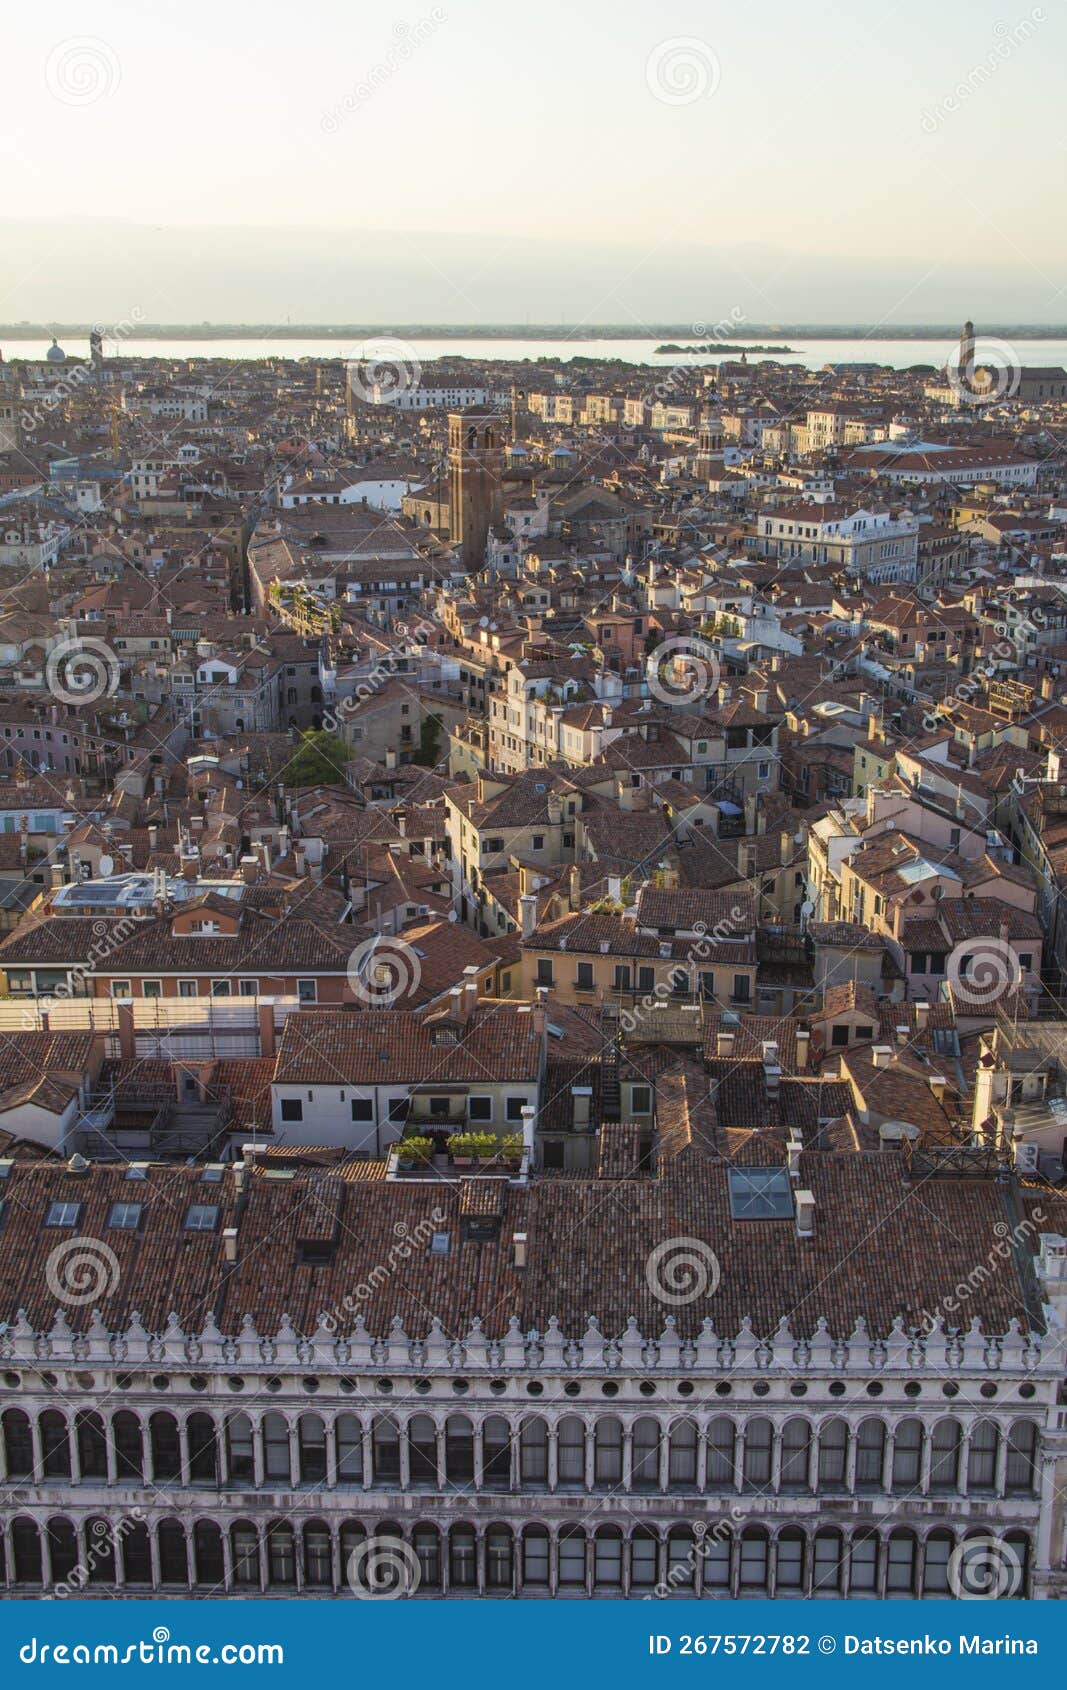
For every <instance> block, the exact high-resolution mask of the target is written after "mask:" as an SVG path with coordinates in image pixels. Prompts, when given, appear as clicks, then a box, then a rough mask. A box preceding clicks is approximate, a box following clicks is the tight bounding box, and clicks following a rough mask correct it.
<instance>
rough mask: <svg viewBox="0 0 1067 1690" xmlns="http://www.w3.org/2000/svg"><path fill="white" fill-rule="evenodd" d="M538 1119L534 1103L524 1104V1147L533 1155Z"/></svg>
mask: <svg viewBox="0 0 1067 1690" xmlns="http://www.w3.org/2000/svg"><path fill="white" fill-rule="evenodd" d="M536 1120H537V1110H536V1109H535V1108H534V1106H533V1104H532V1103H527V1104H524V1106H523V1111H522V1147H523V1149H524V1150H528V1151H529V1152H530V1156H531V1159H532V1157H533V1148H534V1123H535V1122H536Z"/></svg>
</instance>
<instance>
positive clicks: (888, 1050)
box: [871, 1045, 893, 1068]
mask: <svg viewBox="0 0 1067 1690" xmlns="http://www.w3.org/2000/svg"><path fill="white" fill-rule="evenodd" d="M892 1056H893V1046H892V1045H874V1046H873V1047H872V1049H871V1061H872V1062H873V1063H874V1066H875V1067H876V1068H888V1067H889V1064H890V1061H891V1060H892Z"/></svg>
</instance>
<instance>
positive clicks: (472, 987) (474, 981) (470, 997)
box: [463, 962, 478, 1013]
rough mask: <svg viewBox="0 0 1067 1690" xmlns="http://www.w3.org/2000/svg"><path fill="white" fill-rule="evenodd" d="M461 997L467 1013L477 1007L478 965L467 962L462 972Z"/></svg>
mask: <svg viewBox="0 0 1067 1690" xmlns="http://www.w3.org/2000/svg"><path fill="white" fill-rule="evenodd" d="M463 995H464V999H465V1007H466V1009H467V1011H468V1013H469V1012H470V1011H472V1010H474V1009H477V1007H478V964H477V963H476V962H468V964H467V966H466V968H465V969H464V970H463Z"/></svg>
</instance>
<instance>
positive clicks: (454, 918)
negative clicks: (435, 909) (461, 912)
mask: <svg viewBox="0 0 1067 1690" xmlns="http://www.w3.org/2000/svg"><path fill="white" fill-rule="evenodd" d="M448 919H449V921H458V920H459V916H458V915H457V914H456V912H455V910H449V912H448Z"/></svg>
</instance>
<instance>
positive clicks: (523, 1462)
mask: <svg viewBox="0 0 1067 1690" xmlns="http://www.w3.org/2000/svg"><path fill="white" fill-rule="evenodd" d="M519 1474H520V1478H521V1481H522V1483H523V1484H524V1485H543V1484H545V1483H547V1480H548V1427H547V1426H546V1425H545V1422H544V1421H543V1420H542V1419H541V1418H540V1416H539V1415H535V1416H534V1417H533V1419H530V1420H525V1421H524V1422H523V1426H522V1432H521V1434H520V1437H519ZM546 1583H547V1578H546Z"/></svg>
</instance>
